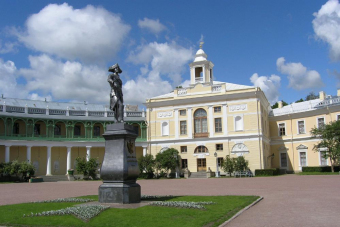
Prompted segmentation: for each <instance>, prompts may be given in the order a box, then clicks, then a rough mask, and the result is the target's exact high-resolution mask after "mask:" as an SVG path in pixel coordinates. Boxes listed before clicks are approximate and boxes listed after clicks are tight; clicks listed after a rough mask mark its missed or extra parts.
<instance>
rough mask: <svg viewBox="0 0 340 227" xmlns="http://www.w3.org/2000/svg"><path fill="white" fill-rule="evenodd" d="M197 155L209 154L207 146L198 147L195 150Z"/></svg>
mask: <svg viewBox="0 0 340 227" xmlns="http://www.w3.org/2000/svg"><path fill="white" fill-rule="evenodd" d="M194 152H195V153H209V151H208V148H207V147H205V146H198V147H196V148H195V151H194Z"/></svg>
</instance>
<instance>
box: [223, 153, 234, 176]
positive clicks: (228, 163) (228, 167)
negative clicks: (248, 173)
mask: <svg viewBox="0 0 340 227" xmlns="http://www.w3.org/2000/svg"><path fill="white" fill-rule="evenodd" d="M235 162H236V158H230V156H229V155H227V156H226V157H225V160H224V161H223V165H222V169H223V171H224V172H226V173H229V176H231V173H232V172H234V170H235Z"/></svg>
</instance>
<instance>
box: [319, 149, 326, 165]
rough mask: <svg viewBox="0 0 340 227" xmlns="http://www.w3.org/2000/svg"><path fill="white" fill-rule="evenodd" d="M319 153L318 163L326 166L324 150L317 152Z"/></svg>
mask: <svg viewBox="0 0 340 227" xmlns="http://www.w3.org/2000/svg"><path fill="white" fill-rule="evenodd" d="M319 153H320V165H322V166H326V165H327V159H326V158H325V157H324V154H325V153H324V151H323V152H319Z"/></svg>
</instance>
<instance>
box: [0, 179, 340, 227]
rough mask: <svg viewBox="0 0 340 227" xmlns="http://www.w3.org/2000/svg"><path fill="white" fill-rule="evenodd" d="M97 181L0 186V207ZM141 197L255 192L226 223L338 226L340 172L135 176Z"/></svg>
mask: <svg viewBox="0 0 340 227" xmlns="http://www.w3.org/2000/svg"><path fill="white" fill-rule="evenodd" d="M101 183H102V182H100V181H95V182H85V181H80V182H65V181H64V182H63V181H62V182H46V183H34V184H28V183H15V184H0V205H5V204H15V203H23V202H31V201H37V200H47V199H56V198H66V197H74V196H82V195H94V194H97V193H98V187H99V185H100V184H101ZM138 183H139V184H140V185H141V187H142V194H145V195H259V196H263V197H264V199H263V200H262V201H261V202H259V203H258V204H257V205H255V206H254V207H252V208H250V209H249V210H247V211H245V212H244V213H243V214H242V215H241V216H239V217H237V218H236V219H235V220H233V221H232V222H231V223H230V224H229V225H228V226H232V227H233V226H242V227H246V226H268V227H274V226H285V227H287V226H288V227H290V226H308V227H313V226H317V227H319V226H330V227H332V226H340V214H339V210H340V176H337V175H335V176H334V175H328V176H327V175H325V176H298V175H284V176H278V177H255V178H241V179H240V178H237V179H235V178H230V179H229V178H219V179H217V178H215V179H213V178H212V179H171V180H140V181H138Z"/></svg>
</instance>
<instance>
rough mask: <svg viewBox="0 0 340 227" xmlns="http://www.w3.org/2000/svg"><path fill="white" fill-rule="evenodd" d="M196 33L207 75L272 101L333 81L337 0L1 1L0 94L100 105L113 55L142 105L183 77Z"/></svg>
mask: <svg viewBox="0 0 340 227" xmlns="http://www.w3.org/2000/svg"><path fill="white" fill-rule="evenodd" d="M201 40H203V41H204V45H203V49H204V51H205V52H206V54H207V55H208V60H210V61H212V62H213V63H214V65H215V67H214V76H215V80H218V81H224V82H230V83H236V84H244V85H254V86H259V87H261V89H262V90H263V91H264V92H265V93H266V95H267V97H268V100H269V101H270V102H271V103H272V104H273V103H274V102H275V101H277V100H285V101H286V102H288V103H291V102H294V101H296V100H298V99H300V98H304V97H306V95H307V94H308V93H309V92H311V91H314V92H316V93H318V92H319V91H325V92H326V93H327V94H330V95H336V89H337V88H339V87H340V83H339V82H340V81H339V80H340V64H339V61H340V4H339V2H338V0H332V1H319V0H312V1H311V0H299V1H296V0H294V1H289V0H286V1H269V0H261V1H259V0H258V1H251V0H247V1H242V0H238V1H236V0H235V1H68V2H64V1H53V2H52V1H51V2H50V1H0V93H1V94H4V95H5V97H13V98H28V99H44V98H48V99H49V100H54V101H79V102H82V101H85V100H86V101H88V102H91V103H106V102H108V97H109V96H108V93H109V85H108V83H107V82H106V79H107V75H108V72H107V68H108V67H109V66H110V65H112V64H115V63H117V62H118V63H119V65H120V66H121V68H122V70H123V73H122V75H121V77H122V79H123V83H124V88H123V89H124V98H125V103H126V104H136V103H139V104H140V103H142V102H144V100H145V99H146V98H150V97H153V96H157V95H161V94H164V93H167V92H170V91H171V90H172V89H173V88H174V87H175V86H178V85H180V84H182V83H184V84H187V83H188V80H189V77H190V75H189V66H188V64H189V63H190V62H192V61H193V59H194V54H195V52H196V51H197V50H198V49H199V42H200V41H201Z"/></svg>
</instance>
